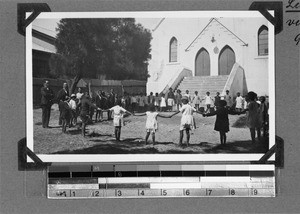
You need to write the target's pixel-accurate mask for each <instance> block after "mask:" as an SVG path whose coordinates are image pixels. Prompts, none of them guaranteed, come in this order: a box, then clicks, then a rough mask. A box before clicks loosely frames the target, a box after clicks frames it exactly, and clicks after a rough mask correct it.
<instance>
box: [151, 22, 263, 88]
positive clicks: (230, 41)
mask: <svg viewBox="0 0 300 214" xmlns="http://www.w3.org/2000/svg"><path fill="white" fill-rule="evenodd" d="M209 20H210V19H209V18H205V19H204V18H201V19H175V18H172V19H165V20H164V21H163V22H162V23H161V25H160V26H159V27H158V28H157V29H156V30H155V31H154V32H152V36H153V40H152V43H151V44H152V52H151V55H152V59H151V60H150V61H149V67H148V70H149V74H150V76H151V77H150V78H149V79H148V83H147V93H149V92H150V91H153V90H160V88H164V87H165V85H166V83H167V82H168V81H169V79H172V78H174V75H177V73H178V69H182V67H186V68H188V69H190V70H192V73H193V75H195V59H196V55H197V53H198V51H199V50H200V49H201V48H202V47H203V48H205V49H206V50H207V51H208V53H209V56H210V68H211V75H212V76H215V75H218V60H219V54H220V52H221V50H222V48H223V47H224V46H225V45H228V46H230V47H231V48H232V49H233V51H234V53H235V57H236V62H238V63H239V64H240V65H241V66H242V67H243V68H244V70H245V75H246V82H247V86H248V89H249V90H253V91H255V92H257V93H258V94H268V84H267V83H268V57H267V56H264V57H261V56H258V44H257V42H258V38H257V36H258V29H259V28H260V27H261V26H262V25H266V26H267V21H266V20H265V19H264V18H261V19H260V18H245V19H237V18H234V19H232V18H220V19H218V21H220V22H221V23H222V24H223V25H224V26H226V27H227V28H228V29H229V30H230V31H232V32H233V33H234V34H235V35H236V36H237V37H239V38H240V39H241V40H242V41H244V42H245V43H247V44H248V46H247V47H246V46H243V42H241V41H240V40H239V39H238V38H237V37H236V36H234V35H233V34H231V33H229V32H228V31H227V30H225V29H224V28H223V27H221V26H220V25H218V24H217V23H212V24H211V26H209V27H208V28H207V30H206V31H204V32H203V34H202V35H201V36H200V37H199V39H198V40H197V41H196V42H195V43H193V45H192V47H190V48H188V46H189V45H190V44H191V43H192V42H193V40H194V39H195V38H196V37H197V35H199V33H200V32H201V31H202V30H203V29H204V27H205V26H206V25H207V24H208V23H209ZM212 36H214V39H215V42H211V39H212ZM172 37H175V38H176V39H177V42H178V56H177V62H169V44H170V40H171V38H172ZM215 47H217V48H218V53H215V52H214V48H215ZM187 48H188V49H187ZM186 49H187V51H186ZM159 85H164V86H159Z"/></svg>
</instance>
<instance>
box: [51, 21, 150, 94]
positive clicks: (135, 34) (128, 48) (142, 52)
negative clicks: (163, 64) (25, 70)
mask: <svg viewBox="0 0 300 214" xmlns="http://www.w3.org/2000/svg"><path fill="white" fill-rule="evenodd" d="M151 39H152V36H151V33H150V32H149V30H147V29H144V28H143V26H142V25H140V24H136V23H135V19H133V18H126V19H125V18H110V19H106V18H105V19H62V20H60V23H59V25H58V34H57V37H56V43H55V46H56V49H57V53H56V54H54V55H53V56H52V57H51V59H50V68H51V73H52V74H54V75H56V76H57V77H64V78H72V79H73V80H72V85H71V87H70V92H71V93H73V92H74V91H75V88H76V85H77V83H78V82H79V80H80V79H81V78H84V77H85V78H96V77H97V75H105V76H106V77H107V78H108V79H118V80H124V79H139V80H146V79H147V77H148V72H147V61H148V60H149V58H150V50H151V49H150V48H151V46H150V41H151Z"/></svg>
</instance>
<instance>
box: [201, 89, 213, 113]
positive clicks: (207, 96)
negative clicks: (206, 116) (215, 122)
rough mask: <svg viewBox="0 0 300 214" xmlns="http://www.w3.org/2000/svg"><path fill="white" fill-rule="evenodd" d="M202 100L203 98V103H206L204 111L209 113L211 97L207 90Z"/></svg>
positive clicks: (211, 102)
mask: <svg viewBox="0 0 300 214" xmlns="http://www.w3.org/2000/svg"><path fill="white" fill-rule="evenodd" d="M203 100H204V103H205V105H206V111H205V113H210V107H211V105H212V104H213V99H212V97H211V96H210V92H209V91H208V92H206V95H205V97H204V99H203Z"/></svg>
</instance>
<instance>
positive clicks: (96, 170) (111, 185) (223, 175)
mask: <svg viewBox="0 0 300 214" xmlns="http://www.w3.org/2000/svg"><path fill="white" fill-rule="evenodd" d="M274 172H275V167H274V165H155V166H154V165H90V166H67V167H66V166H56V167H50V168H49V169H48V198H51V199H62V198H63V199H73V198H154V197H275V176H274Z"/></svg>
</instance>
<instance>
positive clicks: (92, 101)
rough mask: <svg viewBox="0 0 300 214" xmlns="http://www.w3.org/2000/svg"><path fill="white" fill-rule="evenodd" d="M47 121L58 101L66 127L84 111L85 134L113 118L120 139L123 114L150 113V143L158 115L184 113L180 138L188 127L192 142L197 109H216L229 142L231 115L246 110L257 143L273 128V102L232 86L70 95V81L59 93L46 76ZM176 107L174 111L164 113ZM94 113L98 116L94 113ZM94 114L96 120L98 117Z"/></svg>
mask: <svg viewBox="0 0 300 214" xmlns="http://www.w3.org/2000/svg"><path fill="white" fill-rule="evenodd" d="M41 95H42V99H41V106H42V124H43V127H44V128H48V127H49V120H50V110H51V106H52V104H53V103H54V102H57V103H58V106H59V111H60V114H59V125H61V127H62V131H63V132H64V133H65V132H66V130H67V127H72V126H76V125H78V122H77V118H78V117H80V120H81V129H82V135H83V136H85V131H86V125H87V124H88V123H92V122H96V123H97V122H99V121H102V120H104V113H107V120H113V124H114V127H115V137H116V140H117V141H119V140H120V135H121V128H122V126H123V125H124V121H123V117H124V116H126V115H135V116H147V119H146V136H145V141H146V144H147V142H148V139H149V136H150V134H151V135H152V141H153V143H155V133H156V132H157V130H158V121H157V117H164V118H171V117H173V116H174V115H176V114H178V113H181V114H182V116H181V122H180V129H179V131H180V139H179V145H182V142H183V135H184V131H185V133H186V144H187V145H189V140H190V131H191V130H192V129H195V128H196V123H195V120H194V117H193V113H199V114H202V115H203V116H204V117H210V116H214V115H216V122H215V127H214V130H216V131H218V132H219V133H220V143H221V144H226V133H227V132H229V119H228V115H230V114H232V115H234V114H244V113H246V114H247V125H248V127H249V129H250V135H251V140H252V142H253V143H255V139H256V138H255V137H256V133H257V137H258V138H261V130H263V136H267V132H268V103H267V100H266V97H264V96H261V97H259V98H258V97H257V94H256V93H254V92H249V93H248V94H246V95H245V96H244V97H242V96H241V94H240V93H239V92H238V93H237V94H236V97H235V98H234V99H233V98H232V97H231V96H230V94H229V91H228V90H227V91H226V94H225V95H224V96H220V93H219V92H217V93H216V96H214V97H212V96H211V95H210V92H206V95H205V96H203V97H201V96H200V95H199V94H198V92H197V91H195V92H194V95H191V94H190V93H189V91H188V90H186V92H185V94H183V95H182V94H181V91H180V90H173V89H172V88H170V89H169V91H168V92H167V93H166V94H163V93H162V94H158V93H155V94H154V93H153V92H150V94H149V95H148V96H147V94H145V93H139V94H129V93H126V92H125V93H124V94H123V95H118V94H116V93H115V92H114V90H113V89H111V90H110V92H109V93H106V92H104V91H101V90H99V91H97V92H96V93H88V92H85V93H83V92H82V90H81V88H78V91H77V93H76V94H71V95H69V91H68V86H67V83H64V84H63V87H62V89H61V90H59V91H58V93H57V95H56V96H55V95H54V93H53V91H52V90H51V88H50V87H49V82H48V81H46V82H45V83H44V86H43V87H42V88H41ZM163 112H172V114H170V113H168V114H166V113H163ZM94 115H95V118H94ZM93 118H94V120H93Z"/></svg>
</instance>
